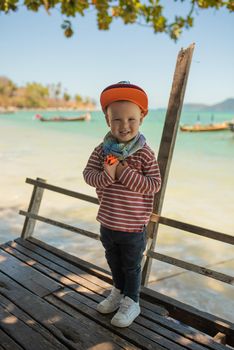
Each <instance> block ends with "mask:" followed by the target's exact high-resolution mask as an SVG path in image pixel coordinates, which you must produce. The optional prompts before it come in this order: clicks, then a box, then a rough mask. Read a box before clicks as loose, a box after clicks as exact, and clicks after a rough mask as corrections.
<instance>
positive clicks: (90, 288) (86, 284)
mask: <svg viewBox="0 0 234 350" xmlns="http://www.w3.org/2000/svg"><path fill="white" fill-rule="evenodd" d="M13 246H15V243H13V244H12V245H11V246H3V247H2V249H4V250H5V251H6V252H8V253H9V254H11V255H13V256H15V257H17V258H18V259H20V260H21V261H24V262H26V263H28V264H29V265H30V266H31V265H32V267H33V268H34V269H36V270H38V271H40V272H42V273H44V274H45V275H47V276H48V277H51V278H53V279H54V280H55V281H58V282H61V283H62V284H63V285H64V286H67V287H69V288H71V289H74V290H75V291H77V292H79V293H82V294H85V295H87V296H88V297H89V298H91V299H93V300H95V301H97V302H100V301H101V300H103V297H102V294H104V293H105V291H106V290H105V289H103V288H102V287H100V286H98V285H97V284H94V283H92V282H90V281H88V280H87V279H84V278H82V277H80V276H79V275H76V274H74V273H71V272H70V271H68V270H66V269H64V268H62V267H61V266H59V265H56V264H54V263H52V262H50V261H48V263H47V260H46V259H45V258H42V257H40V256H38V257H37V256H36V254H35V253H33V252H30V251H29V250H28V252H29V253H28V252H27V251H26V248H24V247H23V249H22V247H21V248H20V245H17V248H18V249H19V250H21V251H24V253H25V254H27V256H26V255H25V254H23V253H20V252H19V251H18V250H16V249H13V248H12V247H13ZM29 257H30V260H29ZM33 259H35V260H33ZM48 267H49V268H48ZM96 293H97V294H96Z"/></svg>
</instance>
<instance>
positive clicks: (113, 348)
mask: <svg viewBox="0 0 234 350" xmlns="http://www.w3.org/2000/svg"><path fill="white" fill-rule="evenodd" d="M0 281H1V284H0V293H1V294H2V295H4V296H5V297H7V298H8V299H9V300H11V301H12V302H13V303H14V304H15V305H17V306H18V307H19V308H21V309H22V310H23V311H24V312H26V313H27V314H28V315H30V317H32V318H33V319H35V320H36V321H37V322H38V323H40V324H41V325H43V327H45V328H47V330H49V331H50V332H51V333H52V334H53V335H54V336H55V337H56V338H57V339H58V340H59V341H61V343H63V344H64V345H65V346H67V347H68V348H69V349H75V350H77V349H79V350H80V349H82V350H84V349H89V348H92V349H94V350H102V349H103V350H120V348H121V347H120V346H119V345H118V344H117V343H116V342H115V340H114V341H112V340H111V339H110V337H107V336H103V334H101V333H100V332H98V331H93V330H90V329H89V328H88V327H87V325H86V318H85V316H83V318H80V319H79V320H77V319H75V318H74V317H72V316H70V315H68V314H67V313H65V312H63V311H62V310H60V309H58V308H56V307H55V306H53V305H51V304H50V303H48V302H47V301H46V300H44V299H41V298H40V297H38V296H37V295H35V294H33V293H31V292H30V291H28V290H26V289H24V288H23V287H22V286H20V285H19V284H18V283H16V282H15V281H13V280H11V279H10V278H9V277H8V276H6V275H4V274H2V273H1V272H0ZM3 286H5V287H3ZM90 332H91V335H92V336H90Z"/></svg>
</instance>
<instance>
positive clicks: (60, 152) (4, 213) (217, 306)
mask: <svg viewBox="0 0 234 350" xmlns="http://www.w3.org/2000/svg"><path fill="white" fill-rule="evenodd" d="M41 113H42V114H43V116H45V117H50V116H55V115H61V116H77V115H80V114H82V112H79V113H78V112H70V111H69V112H60V111H59V112H45V113H44V112H41ZM165 113H166V111H164V110H151V111H150V113H149V115H148V116H147V117H146V118H145V120H144V123H143V125H142V128H141V131H142V132H143V133H144V135H145V136H146V139H147V142H148V144H149V145H150V146H151V147H152V148H153V149H154V150H155V152H156V154H157V151H158V148H159V144H160V139H161V134H162V129H163V124H164V119H165ZM35 114H36V112H33V111H32V112H17V113H14V114H1V115H0V169H1V171H0V243H3V242H6V241H9V240H12V239H14V238H16V237H18V236H19V235H20V233H21V230H22V225H23V222H24V218H23V217H22V216H20V215H18V211H19V210H20V209H22V210H25V209H27V208H28V203H29V199H30V196H31V192H32V186H31V185H28V184H26V183H25V179H26V177H30V178H34V179H35V178H37V177H39V178H43V179H46V180H47V182H48V183H50V184H54V185H57V186H60V187H64V188H68V189H71V190H74V191H78V192H82V193H86V194H89V195H93V196H95V190H94V189H93V188H91V187H89V186H88V185H87V184H85V182H84V180H83V177H82V171H83V168H84V167H85V165H86V162H87V159H88V157H89V155H90V153H91V152H92V150H93V148H94V147H95V146H96V145H97V144H98V143H100V142H101V141H102V138H103V136H104V135H105V133H106V132H107V131H108V128H107V125H106V124H105V121H104V117H103V115H102V113H101V112H99V111H96V112H92V113H91V116H92V119H91V121H89V122H70V123H62V122H61V123H43V122H40V121H39V120H36V119H35V118H34V116H35ZM197 115H198V113H197V112H188V113H186V112H182V116H181V124H185V123H186V124H193V123H195V122H196V119H197ZM199 115H200V121H201V123H209V122H210V120H211V113H205V112H204V113H199ZM233 117H234V116H233V115H232V114H225V113H224V114H222V113H219V114H218V113H215V114H214V121H215V122H221V121H226V120H231V119H233ZM233 187H234V133H232V132H231V131H229V130H227V131H221V132H210V133H207V132H204V133H183V132H181V131H179V132H178V135H177V140H176V146H175V151H174V155H173V161H172V165H171V170H170V175H169V180H168V185H167V190H166V195H165V200H164V206H163V211H162V215H163V216H166V217H169V218H174V219H178V220H181V221H185V222H188V223H192V224H195V225H198V226H202V227H206V228H210V229H214V230H217V231H219V232H223V233H226V234H230V235H233V233H234V223H233V217H234V191H233ZM96 213H97V206H96V205H93V204H90V203H87V202H84V201H79V200H76V199H72V198H69V197H66V196H63V195H59V194H56V193H53V192H49V191H45V192H44V196H43V200H42V204H41V209H40V215H44V216H46V217H50V218H53V219H55V220H56V219H57V220H58V221H64V222H66V223H68V224H71V225H75V226H77V227H81V228H85V229H88V230H91V231H93V232H96V233H98V231H99V225H98V223H97V222H96V219H95V218H96ZM34 234H35V237H37V238H39V239H42V240H44V241H46V242H48V243H50V244H52V245H55V246H57V247H59V248H61V249H64V250H66V251H67V252H70V253H72V254H75V255H78V256H80V257H81V258H83V259H87V260H89V261H92V262H95V263H96V264H99V265H100V266H103V267H105V268H107V266H106V263H105V259H104V252H103V248H102V246H101V244H100V243H97V242H96V241H93V240H91V239H89V238H85V237H80V236H79V235H76V234H74V233H71V232H67V231H64V230H60V229H57V228H53V227H52V226H48V225H45V224H42V223H38V224H37V225H36V228H35V233H34ZM156 250H157V251H158V252H160V253H162V254H166V255H169V256H172V257H175V258H178V259H183V260H185V261H189V262H192V263H195V264H198V265H201V266H207V267H209V268H211V269H214V270H217V271H220V272H223V273H226V274H229V275H232V274H233V271H234V259H233V257H234V255H233V248H232V247H231V246H230V245H228V244H224V243H219V242H218V241H215V240H210V239H207V238H202V237H199V236H197V235H194V234H190V233H186V232H183V231H181V230H177V229H173V228H169V227H166V226H163V225H161V227H160V229H159V233H158V239H157V245H156ZM150 281H151V283H150V284H149V287H150V288H153V289H155V290H157V291H159V292H162V293H165V294H166V295H169V296H172V297H174V298H176V299H178V300H181V301H183V302H185V303H189V304H192V305H194V306H195V307H198V308H199V309H202V310H205V311H208V312H211V313H213V314H216V315H218V316H221V317H223V318H225V319H228V320H231V321H234V315H233V312H232V310H233V309H234V300H233V287H231V286H229V285H227V284H225V283H222V282H218V281H215V280H213V279H210V278H205V277H203V276H201V275H197V274H194V273H191V272H187V271H185V270H182V269H179V268H176V267H173V266H170V265H168V264H164V263H161V262H156V261H155V262H154V263H153V268H152V272H151V278H150Z"/></svg>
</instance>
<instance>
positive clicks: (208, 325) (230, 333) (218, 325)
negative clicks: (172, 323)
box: [141, 287, 234, 346]
mask: <svg viewBox="0 0 234 350" xmlns="http://www.w3.org/2000/svg"><path fill="white" fill-rule="evenodd" d="M141 294H142V297H144V298H145V299H146V300H149V301H151V302H152V301H155V302H156V303H157V302H158V303H160V304H161V305H164V306H165V307H166V309H167V310H168V311H169V314H170V316H171V317H173V318H175V319H177V320H180V321H182V322H184V323H186V324H187V325H189V326H191V327H194V328H196V329H198V330H200V331H202V332H204V333H206V334H209V335H210V336H212V337H213V336H215V335H216V334H217V333H218V332H221V333H224V334H226V335H227V344H229V345H231V346H234V324H233V323H232V322H229V321H227V320H224V319H222V318H220V317H218V316H215V315H212V314H209V313H207V312H204V311H201V310H198V309H196V308H195V307H193V306H190V305H187V304H184V303H182V302H180V301H178V300H175V299H173V298H170V297H168V296H166V295H163V294H161V293H158V292H156V291H154V290H151V289H149V288H146V287H142V289H141Z"/></svg>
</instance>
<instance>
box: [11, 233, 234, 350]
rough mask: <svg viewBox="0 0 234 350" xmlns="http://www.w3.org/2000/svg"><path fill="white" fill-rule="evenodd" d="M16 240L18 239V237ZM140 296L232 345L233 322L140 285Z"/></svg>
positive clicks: (88, 266) (91, 268) (90, 267)
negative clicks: (221, 335) (225, 335)
mask: <svg viewBox="0 0 234 350" xmlns="http://www.w3.org/2000/svg"><path fill="white" fill-rule="evenodd" d="M16 241H18V239H17V240H16ZM28 241H29V242H32V243H33V244H36V245H37V246H38V247H43V248H44V249H47V250H48V251H51V252H52V253H53V254H55V255H56V256H58V257H61V258H62V259H65V260H66V261H68V262H70V263H72V264H74V265H78V266H80V267H82V263H84V267H83V268H84V269H85V271H87V272H88V273H90V274H94V275H95V276H97V277H99V278H100V279H104V280H105V281H109V282H110V283H111V279H110V277H109V274H108V271H106V270H103V269H102V268H100V269H99V267H97V266H96V265H94V264H92V263H89V262H87V261H83V260H82V259H80V258H77V257H75V256H72V255H70V254H68V253H65V252H63V251H61V250H59V249H57V248H55V247H52V246H50V245H48V244H46V243H45V242H42V241H40V240H38V239H36V238H34V237H31V238H30V239H29V240H27V242H28ZM103 271H104V272H103ZM141 298H143V299H144V300H148V301H150V302H151V303H152V304H159V305H162V306H164V307H165V309H166V310H168V311H169V313H170V315H171V317H173V318H175V319H177V320H180V321H181V322H184V323H185V324H188V325H189V326H191V327H194V328H196V329H198V330H200V331H202V332H204V333H206V334H209V335H210V336H212V337H213V336H215V334H216V333H218V332H223V333H225V334H227V342H228V344H229V345H231V346H234V333H233V332H234V325H233V323H231V322H228V321H226V320H224V319H222V318H220V317H218V316H214V315H212V314H209V313H207V312H203V311H201V310H198V309H196V308H194V307H192V306H190V305H187V304H184V303H182V302H180V301H178V300H176V299H173V298H170V297H167V296H165V295H163V294H160V293H158V292H156V291H154V290H151V289H149V288H146V287H142V289H141Z"/></svg>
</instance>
